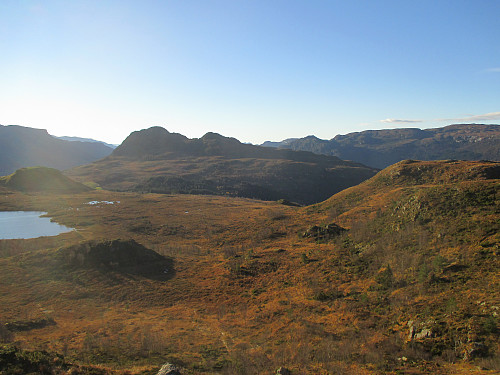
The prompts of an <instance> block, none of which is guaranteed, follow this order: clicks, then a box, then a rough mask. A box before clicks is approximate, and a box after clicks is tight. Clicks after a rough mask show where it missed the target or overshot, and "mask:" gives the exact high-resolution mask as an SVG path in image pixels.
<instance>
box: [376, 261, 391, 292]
mask: <svg viewBox="0 0 500 375" xmlns="http://www.w3.org/2000/svg"><path fill="white" fill-rule="evenodd" d="M375 281H376V282H377V283H379V284H380V288H381V289H384V290H387V289H389V288H391V287H392V285H393V283H394V275H393V273H392V269H391V266H390V265H387V267H386V268H385V269H383V270H382V271H380V272H379V273H378V275H377V277H376V278H375Z"/></svg>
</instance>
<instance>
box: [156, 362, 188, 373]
mask: <svg viewBox="0 0 500 375" xmlns="http://www.w3.org/2000/svg"><path fill="white" fill-rule="evenodd" d="M156 375H182V373H181V370H180V369H179V368H178V367H177V366H176V365H173V364H171V363H165V364H164V365H163V366H161V369H160V371H158V373H157V374H156Z"/></svg>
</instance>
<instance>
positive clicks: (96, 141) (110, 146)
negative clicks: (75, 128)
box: [53, 136, 118, 149]
mask: <svg viewBox="0 0 500 375" xmlns="http://www.w3.org/2000/svg"><path fill="white" fill-rule="evenodd" d="M53 137H54V136H53ZM54 138H58V139H62V140H63V141H70V142H90V143H102V144H103V145H105V146H108V147H109V148H112V149H115V148H116V147H117V146H118V145H113V144H111V143H106V142H103V141H98V140H95V139H92V138H80V137H66V136H62V137H54Z"/></svg>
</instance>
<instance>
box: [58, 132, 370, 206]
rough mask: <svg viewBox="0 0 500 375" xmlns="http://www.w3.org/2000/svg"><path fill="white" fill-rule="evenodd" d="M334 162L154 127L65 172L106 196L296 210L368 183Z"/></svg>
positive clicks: (364, 174)
mask: <svg viewBox="0 0 500 375" xmlns="http://www.w3.org/2000/svg"><path fill="white" fill-rule="evenodd" d="M375 173H376V170H375V169H373V168H368V167H366V166H364V165H361V164H358V163H353V162H346V161H343V160H340V159H339V158H337V157H333V156H325V155H316V154H313V153H311V152H297V151H291V150H278V149H272V148H265V147H259V146H254V145H248V144H242V143H241V142H239V141H238V140H237V139H234V138H227V137H223V136H221V135H219V134H215V133H207V134H205V135H204V136H203V137H201V138H199V139H189V138H187V137H185V136H183V135H181V134H176V133H169V132H168V131H167V130H165V129H164V128H160V127H153V128H149V129H145V130H141V131H137V132H133V133H132V134H130V136H129V137H127V139H126V140H125V141H124V142H123V143H122V144H121V145H120V146H118V147H117V148H116V149H115V150H114V151H113V153H112V154H111V155H110V156H109V157H106V158H104V159H102V160H99V161H96V162H94V163H92V164H89V165H85V166H81V167H77V168H74V169H72V170H70V171H67V175H68V176H70V177H72V178H74V179H76V180H79V181H81V182H93V183H97V184H98V185H100V186H101V187H103V188H105V189H111V190H120V191H139V192H153V193H187V194H212V195H228V196H240V197H248V198H257V199H264V200H278V199H286V200H289V201H295V202H298V203H302V204H308V203H313V202H318V201H321V200H324V199H326V198H328V197H329V196H331V195H332V194H334V193H336V192H338V191H340V190H342V189H345V188H347V187H349V186H353V185H356V184H358V183H360V182H361V181H364V180H365V179H367V178H369V177H371V176H373V175H374V174H375Z"/></svg>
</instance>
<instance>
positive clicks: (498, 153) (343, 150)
mask: <svg viewBox="0 0 500 375" xmlns="http://www.w3.org/2000/svg"><path fill="white" fill-rule="evenodd" d="M262 146H266V147H278V148H288V149H291V150H297V151H298V150H300V151H311V152H314V153H316V154H324V155H332V156H337V157H339V158H340V159H343V160H352V161H355V162H358V163H362V164H365V165H368V166H371V167H373V168H385V167H387V166H389V165H392V164H394V163H397V162H399V161H401V160H405V159H416V160H446V159H459V160H494V161H500V125H484V124H456V125H449V126H446V127H443V128H436V129H425V130H421V129H416V128H411V129H387V130H366V131H362V132H356V133H349V134H346V135H337V136H336V137H335V138H333V139H331V140H324V139H319V138H317V137H315V136H308V137H305V138H299V139H293V138H292V139H287V140H284V141H282V142H265V143H263V144H262Z"/></svg>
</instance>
